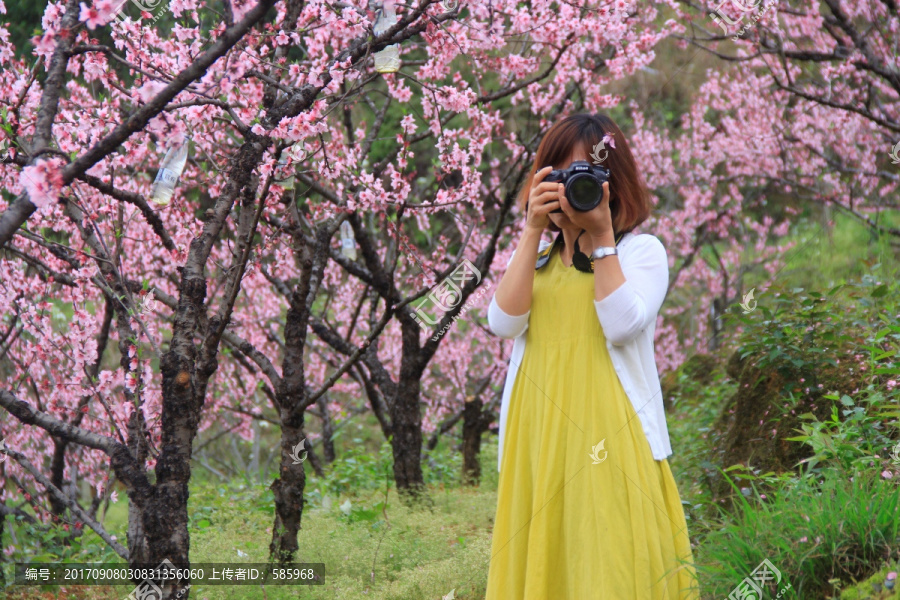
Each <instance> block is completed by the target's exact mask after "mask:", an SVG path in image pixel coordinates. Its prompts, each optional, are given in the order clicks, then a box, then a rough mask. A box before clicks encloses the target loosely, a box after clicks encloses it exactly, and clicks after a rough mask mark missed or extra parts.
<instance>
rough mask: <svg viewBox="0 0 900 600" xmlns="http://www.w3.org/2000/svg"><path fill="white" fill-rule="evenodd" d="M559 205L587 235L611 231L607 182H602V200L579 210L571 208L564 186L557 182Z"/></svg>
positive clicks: (595, 235)
mask: <svg viewBox="0 0 900 600" xmlns="http://www.w3.org/2000/svg"><path fill="white" fill-rule="evenodd" d="M559 205H560V208H562V210H563V212H564V213H565V214H566V216H567V217H568V218H569V220H570V221H571V222H572V223H573V224H574V225H576V226H578V227H580V228H582V229H584V230H585V231H587V232H588V235H590V236H593V237H600V236H602V235H604V234H606V233H608V232H612V230H613V226H612V214H611V213H610V210H609V182H608V181H605V182H603V200H601V201H600V204H598V205H597V206H595V207H594V208H593V209H591V210H589V211H580V210H575V209H574V208H572V205H571V204H569V199H568V198H566V192H565V186H564V185H563V184H561V183H560V184H559Z"/></svg>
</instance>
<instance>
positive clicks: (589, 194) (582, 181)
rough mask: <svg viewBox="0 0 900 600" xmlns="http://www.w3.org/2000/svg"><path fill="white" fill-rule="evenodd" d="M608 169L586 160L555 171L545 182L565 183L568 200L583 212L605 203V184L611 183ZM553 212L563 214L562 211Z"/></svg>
mask: <svg viewBox="0 0 900 600" xmlns="http://www.w3.org/2000/svg"><path fill="white" fill-rule="evenodd" d="M609 176H610V172H609V169H607V168H606V167H602V166H600V165H592V164H591V163H589V162H588V161H586V160H576V161H575V162H573V163H572V164H571V165H569V168H568V169H553V170H552V171H550V173H548V174H547V176H546V177H544V181H549V182H557V183H563V184H565V186H566V199H568V201H569V204H571V205H572V208H574V209H575V210H580V211H582V212H584V211H588V210H591V209H593V208H594V207H596V206H597V205H598V204H600V202H602V201H603V184H604V183H605V182H607V181H609ZM553 212H562V209H557V210H554V211H553Z"/></svg>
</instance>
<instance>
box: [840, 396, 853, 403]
mask: <svg viewBox="0 0 900 600" xmlns="http://www.w3.org/2000/svg"><path fill="white" fill-rule="evenodd" d="M841 404H843V405H844V406H853V399H852V398H850V396H847V395H844V396H841Z"/></svg>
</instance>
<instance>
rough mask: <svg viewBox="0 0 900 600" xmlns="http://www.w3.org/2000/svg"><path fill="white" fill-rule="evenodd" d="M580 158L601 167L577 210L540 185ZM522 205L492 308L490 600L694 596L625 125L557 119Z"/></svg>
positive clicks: (664, 279) (652, 247) (642, 210)
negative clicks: (496, 376) (598, 187)
mask: <svg viewBox="0 0 900 600" xmlns="http://www.w3.org/2000/svg"><path fill="white" fill-rule="evenodd" d="M601 142H608V143H606V144H605V143H601ZM576 160H586V161H588V162H591V163H592V164H598V163H600V164H602V166H604V167H606V168H608V169H609V170H610V177H609V182H608V183H604V184H603V199H602V201H601V202H600V204H599V205H598V206H597V207H596V208H594V209H592V210H589V211H584V212H581V211H577V210H575V209H573V208H572V206H571V204H570V203H569V200H568V199H567V198H566V196H565V193H564V186H563V184H561V183H551V182H547V181H544V178H545V177H546V176H547V174H548V173H549V172H550V170H551V168H555V169H564V168H567V167H568V166H569V165H570V164H571V163H572V162H573V161H576ZM538 166H541V167H543V168H541V169H540V170H537V168H538ZM520 201H522V203H523V204H524V206H525V212H526V215H527V216H526V224H525V228H524V230H523V231H522V234H521V236H520V238H519V243H518V245H517V246H516V251H515V252H513V255H512V257H511V258H510V261H509V264H508V265H507V270H506V273H505V274H504V275H503V278H502V279H501V280H500V283H499V284H498V285H497V289H496V291H495V293H494V297H493V299H492V300H491V304H490V308H489V310H488V322H489V325H490V327H491V330H492V331H493V332H494V333H495V334H496V335H498V336H500V337H504V338H515V344H514V345H513V354H512V357H511V359H510V367H509V373H508V375H507V378H506V387H505V388H504V391H503V402H502V406H501V411H500V459H499V468H500V483H499V489H498V499H497V518H496V522H495V524H494V530H493V539H492V549H491V563H490V571H489V575H488V586H487V596H486V598H487V600H499V599H504V600H505V599H509V600H512V599H515V600H522V599H529V600H530V599H552V600H564V599H570V600H588V599H604V600H656V599H663V598H664V599H666V600H670V599H671V600H675V599H679V600H680V599H685V598H699V592H698V589H697V586H696V584H695V572H694V568H693V563H692V560H693V557H692V554H691V546H690V539H689V538H688V534H687V526H686V523H685V518H684V511H683V509H682V507H681V500H680V498H679V496H678V490H677V489H676V487H675V480H674V479H673V477H672V472H671V471H670V469H669V464H668V461H667V460H666V457H667V456H669V455H670V454H672V449H671V446H670V445H669V436H668V431H667V429H666V421H665V415H664V413H663V401H662V395H661V392H660V385H659V375H658V372H657V370H656V362H655V359H654V357H653V332H654V329H655V326H656V317H657V314H658V312H659V308H660V305H661V304H662V302H663V299H664V298H665V296H666V290H667V288H668V272H669V267H668V258H667V256H666V250H665V248H663V245H662V243H660V241H659V240H658V239H657V238H656V237H654V236H652V235H649V234H640V235H635V234H634V233H632V230H633V229H634V228H635V227H637V226H638V225H639V224H640V223H642V222H643V221H644V220H646V219H647V217H648V216H649V213H650V198H649V193H648V191H647V189H646V186H645V185H644V183H643V180H642V178H641V176H640V174H639V173H638V169H637V165H636V163H635V161H634V157H633V156H632V154H631V150H630V149H629V147H628V143H627V142H626V140H625V138H624V137H623V135H622V132H621V131H620V130H619V128H618V127H617V126H616V125H615V123H613V121H612V120H611V119H609V117H607V116H605V115H596V116H593V115H586V114H580V115H574V116H571V117H568V118H566V119H564V120H562V121H561V122H559V123H557V124H555V125H554V126H553V127H552V128H551V129H550V131H548V133H547V135H546V136H545V138H544V139H543V141H542V142H541V145H540V147H539V148H538V151H537V156H536V157H535V163H534V166H533V167H532V170H531V174H530V176H529V178H528V180H527V181H526V184H525V186H524V188H523V192H522V193H521V196H520ZM560 209H561V210H560ZM546 228H549V229H550V230H551V231H554V232H559V233H558V235H557V236H556V240H555V241H554V242H553V243H552V244H550V243H547V242H544V241H541V239H540V238H541V235H542V233H543V231H544V229H546ZM539 242H540V245H539ZM595 251H596V252H595ZM592 254H593V256H594V258H593V259H591V258H589V257H591V256H592ZM573 261H574V264H575V266H573ZM579 265H580V267H581V268H582V269H583V270H579V269H578V268H577V266H579ZM591 265H592V267H591ZM591 268H592V269H593V272H591Z"/></svg>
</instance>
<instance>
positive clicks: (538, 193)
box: [525, 167, 560, 232]
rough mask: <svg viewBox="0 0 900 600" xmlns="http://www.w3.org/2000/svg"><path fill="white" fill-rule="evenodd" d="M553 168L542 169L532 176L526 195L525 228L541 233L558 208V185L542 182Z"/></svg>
mask: <svg viewBox="0 0 900 600" xmlns="http://www.w3.org/2000/svg"><path fill="white" fill-rule="evenodd" d="M552 170H553V167H544V168H543V169H541V170H540V171H537V172H536V173H535V174H534V180H533V181H532V184H531V192H530V193H529V195H528V214H527V216H526V219H525V227H526V228H528V229H535V230H537V231H539V232H543V231H544V229H546V228H547V226H548V225H549V224H550V216H549V215H550V213H551V212H553V211H554V210H557V209H558V208H560V205H559V184H558V183H556V182H549V181H544V177H546V176H547V175H548V174H549V173H550V171H552Z"/></svg>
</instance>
